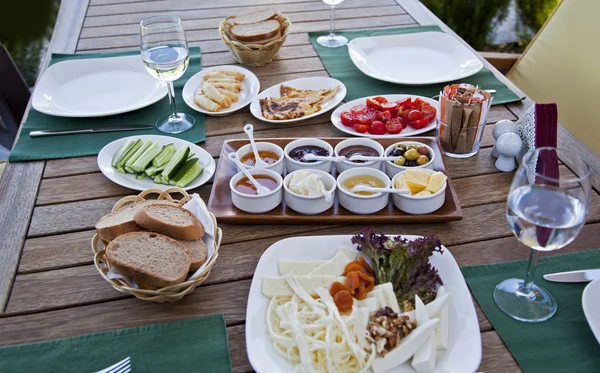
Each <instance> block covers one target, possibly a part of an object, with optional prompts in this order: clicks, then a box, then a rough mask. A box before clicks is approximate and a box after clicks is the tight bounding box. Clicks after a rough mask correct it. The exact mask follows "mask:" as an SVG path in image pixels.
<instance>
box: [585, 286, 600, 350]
mask: <svg viewBox="0 0 600 373" xmlns="http://www.w3.org/2000/svg"><path fill="white" fill-rule="evenodd" d="M581 303H582V305H583V313H584V314H585V318H586V319H587V321H588V324H590V329H592V332H593V333H594V335H595V336H596V339H597V340H598V343H600V280H596V281H592V282H590V283H589V284H588V286H586V287H585V289H584V290H583V295H582V296H581Z"/></svg>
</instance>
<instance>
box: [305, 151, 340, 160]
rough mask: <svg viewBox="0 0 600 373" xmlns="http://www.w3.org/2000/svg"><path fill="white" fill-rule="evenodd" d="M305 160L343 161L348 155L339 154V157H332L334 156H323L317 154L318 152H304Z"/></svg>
mask: <svg viewBox="0 0 600 373" xmlns="http://www.w3.org/2000/svg"><path fill="white" fill-rule="evenodd" d="M302 158H303V159H304V160H306V161H332V162H342V161H345V160H346V157H343V156H341V155H340V156H337V157H332V156H327V157H326V156H322V155H316V154H312V153H308V154H304V156H303V157H302Z"/></svg>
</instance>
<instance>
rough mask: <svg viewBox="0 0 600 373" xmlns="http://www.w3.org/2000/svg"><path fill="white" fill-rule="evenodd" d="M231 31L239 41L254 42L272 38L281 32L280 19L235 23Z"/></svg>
mask: <svg viewBox="0 0 600 373" xmlns="http://www.w3.org/2000/svg"><path fill="white" fill-rule="evenodd" d="M229 31H230V32H231V35H232V36H233V38H234V39H236V40H237V41H241V42H243V43H253V42H260V41H262V40H266V39H272V38H273V37H275V36H277V35H278V34H280V25H279V22H278V21H276V20H274V19H272V20H269V21H262V22H257V23H250V24H244V25H235V26H233V27H231V29H230V30H229Z"/></svg>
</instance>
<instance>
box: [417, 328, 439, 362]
mask: <svg viewBox="0 0 600 373" xmlns="http://www.w3.org/2000/svg"><path fill="white" fill-rule="evenodd" d="M438 328H439V326H438ZM436 343H437V342H436V337H435V333H434V332H430V333H429V338H428V339H427V341H426V342H425V343H423V345H422V346H421V347H420V348H419V349H418V350H417V352H415V355H414V356H413V359H412V363H411V364H412V367H413V368H414V369H415V370H416V371H417V372H419V373H421V372H430V371H432V370H433V368H435V358H436V355H437V349H436Z"/></svg>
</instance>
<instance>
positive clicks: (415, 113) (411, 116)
mask: <svg viewBox="0 0 600 373" xmlns="http://www.w3.org/2000/svg"><path fill="white" fill-rule="evenodd" d="M421 118H423V116H422V115H421V112H420V111H419V110H411V111H409V112H408V114H407V115H406V119H408V121H409V122H414V121H416V120H419V119H421Z"/></svg>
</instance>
